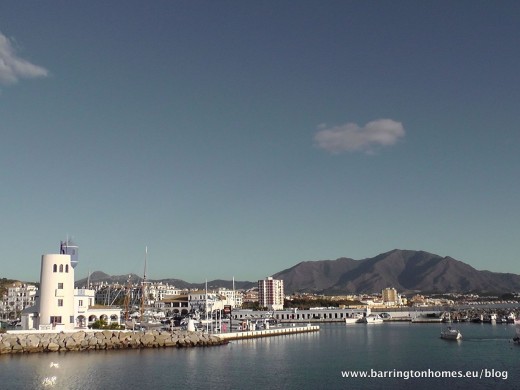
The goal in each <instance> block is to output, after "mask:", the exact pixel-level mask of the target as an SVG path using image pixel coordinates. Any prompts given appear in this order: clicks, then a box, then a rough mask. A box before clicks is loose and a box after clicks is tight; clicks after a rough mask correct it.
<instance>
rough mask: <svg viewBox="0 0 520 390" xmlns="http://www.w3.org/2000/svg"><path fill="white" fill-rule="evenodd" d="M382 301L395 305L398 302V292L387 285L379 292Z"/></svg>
mask: <svg viewBox="0 0 520 390" xmlns="http://www.w3.org/2000/svg"><path fill="white" fill-rule="evenodd" d="M381 295H382V297H383V303H384V304H385V305H387V306H392V305H397V304H398V303H399V294H397V290H396V289H395V288H393V287H387V288H385V289H383V291H382V292H381Z"/></svg>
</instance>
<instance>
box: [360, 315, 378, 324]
mask: <svg viewBox="0 0 520 390" xmlns="http://www.w3.org/2000/svg"><path fill="white" fill-rule="evenodd" d="M361 322H362V323H364V324H382V323H383V319H382V318H381V317H380V316H378V315H377V314H369V315H367V316H366V317H363V318H362V319H361Z"/></svg>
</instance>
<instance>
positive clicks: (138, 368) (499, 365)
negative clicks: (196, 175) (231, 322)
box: [0, 323, 520, 390]
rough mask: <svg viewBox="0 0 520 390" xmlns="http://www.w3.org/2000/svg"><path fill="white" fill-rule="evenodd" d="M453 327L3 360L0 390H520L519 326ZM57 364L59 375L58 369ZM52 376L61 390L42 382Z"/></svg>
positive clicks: (339, 330) (345, 329)
mask: <svg viewBox="0 0 520 390" xmlns="http://www.w3.org/2000/svg"><path fill="white" fill-rule="evenodd" d="M455 325H456V326H457V328H459V329H460V330H461V332H462V334H463V337H464V339H463V340H462V341H460V342H456V341H446V340H442V339H440V338H439V334H440V331H441V328H442V326H441V325H439V324H409V323H404V324H403V323H401V324H399V323H385V324H381V325H362V324H356V325H349V326H345V325H340V324H330V325H321V330H320V332H316V333H307V334H298V335H288V336H278V337H271V338H263V339H255V340H241V341H234V342H232V343H230V344H228V345H226V346H220V347H208V348H191V349H176V348H168V349H146V350H119V351H94V352H74V353H62V354H57V353H48V354H31V355H8V356H7V355H2V356H0V388H2V389H40V388H42V389H43V388H47V389H49V388H53V389H78V390H79V389H103V388H105V389H134V388H135V389H136V388H140V389H143V388H146V389H217V388H218V389H253V388H254V389H256V388H266V389H267V388H269V389H346V388H350V389H356V388H363V389H382V388H386V389H397V388H399V389H403V388H404V389H411V388H413V389H416V388H421V389H433V388H439V386H449V388H450V389H470V388H471V389H489V388H498V389H500V388H504V389H506V388H507V389H513V388H519V384H520V370H519V369H518V362H519V361H520V346H517V345H514V344H513V343H512V342H511V339H512V337H513V336H514V333H515V329H514V326H513V325H490V324H470V323H468V324H455ZM51 362H53V363H58V364H59V367H58V368H56V367H50V363H51ZM352 370H361V371H368V372H369V373H370V372H371V370H374V372H375V373H377V374H378V375H383V371H390V372H393V373H395V374H394V375H398V371H402V372H404V371H406V372H410V371H413V372H415V371H421V372H424V371H427V370H430V372H431V374H430V375H436V372H437V375H440V372H439V371H441V370H443V371H462V372H464V373H465V372H466V371H471V372H473V371H475V372H477V373H478V375H479V376H480V374H481V373H482V378H410V379H408V380H406V379H404V378H388V377H387V378H357V379H356V378H345V377H343V376H342V371H352ZM486 370H487V371H486ZM386 375H387V376H388V375H391V374H386ZM52 376H55V377H56V381H55V384H54V385H52V386H45V385H43V384H42V383H43V380H44V379H45V378H48V377H52ZM486 376H487V377H486ZM489 376H493V377H494V378H492V377H489ZM505 376H507V379H503V378H504V377H505Z"/></svg>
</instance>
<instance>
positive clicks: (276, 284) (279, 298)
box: [258, 276, 284, 310]
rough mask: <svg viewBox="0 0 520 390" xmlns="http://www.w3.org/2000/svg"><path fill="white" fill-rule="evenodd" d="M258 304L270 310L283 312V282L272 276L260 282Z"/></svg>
mask: <svg viewBox="0 0 520 390" xmlns="http://www.w3.org/2000/svg"><path fill="white" fill-rule="evenodd" d="M258 304H259V305H260V307H267V309H268V310H282V309H283V304H284V292H283V280H278V279H273V278H272V277H271V276H269V277H267V278H265V279H263V280H259V281H258Z"/></svg>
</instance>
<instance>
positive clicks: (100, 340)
mask: <svg viewBox="0 0 520 390" xmlns="http://www.w3.org/2000/svg"><path fill="white" fill-rule="evenodd" d="M227 343H228V341H226V340H223V339H221V338H220V337H218V336H213V335H208V334H204V333H201V332H188V331H185V330H175V331H173V332H166V331H156V330H152V331H147V332H131V331H118V330H103V331H77V332H67V333H66V332H60V333H1V334H0V354H12V353H36V352H73V351H92V350H113V349H140V348H166V347H176V348H190V347H205V346H216V345H223V344H227Z"/></svg>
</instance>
